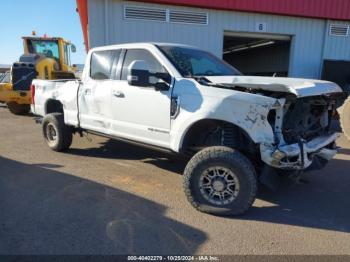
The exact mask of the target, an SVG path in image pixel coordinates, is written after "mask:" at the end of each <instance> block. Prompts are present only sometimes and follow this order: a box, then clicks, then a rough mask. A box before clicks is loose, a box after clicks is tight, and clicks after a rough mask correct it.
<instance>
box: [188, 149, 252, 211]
mask: <svg viewBox="0 0 350 262" xmlns="http://www.w3.org/2000/svg"><path fill="white" fill-rule="evenodd" d="M184 190H185V194H186V196H187V199H188V201H189V202H190V203H191V205H192V206H193V207H195V208H196V209H197V210H199V211H201V212H205V213H210V214H216V215H241V214H243V213H245V212H246V211H247V210H248V209H249V208H250V207H251V205H252V204H253V202H254V200H255V196H256V192H257V177H256V173H255V169H254V167H253V165H252V164H251V162H250V161H249V160H248V159H247V158H246V157H245V156H244V155H242V154H241V153H240V152H238V151H236V150H234V149H232V148H228V147H222V146H215V147H209V148H206V149H204V150H202V151H200V152H198V153H197V154H196V155H195V156H194V157H193V158H192V159H191V160H190V161H189V163H188V164H187V166H186V168H185V171H184Z"/></svg>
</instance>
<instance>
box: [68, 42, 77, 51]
mask: <svg viewBox="0 0 350 262" xmlns="http://www.w3.org/2000/svg"><path fill="white" fill-rule="evenodd" d="M70 50H72V53H75V52H76V51H77V48H76V46H75V45H73V44H71V46H70Z"/></svg>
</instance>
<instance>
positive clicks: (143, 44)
mask: <svg viewBox="0 0 350 262" xmlns="http://www.w3.org/2000/svg"><path fill="white" fill-rule="evenodd" d="M150 46H152V47H154V46H178V47H187V48H195V49H198V48H197V47H195V46H191V45H185V44H179V43H162V42H138V43H127V44H118V45H107V46H100V47H94V48H92V49H91V50H90V51H92V52H93V51H99V50H109V49H118V48H137V47H150Z"/></svg>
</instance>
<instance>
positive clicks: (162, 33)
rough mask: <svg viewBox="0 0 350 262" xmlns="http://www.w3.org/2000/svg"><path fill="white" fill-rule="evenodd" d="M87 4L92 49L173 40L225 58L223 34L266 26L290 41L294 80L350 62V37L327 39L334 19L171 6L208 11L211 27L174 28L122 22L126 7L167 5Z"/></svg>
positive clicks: (105, 0)
mask: <svg viewBox="0 0 350 262" xmlns="http://www.w3.org/2000/svg"><path fill="white" fill-rule="evenodd" d="M88 4H89V6H88V7H89V8H88V10H89V38H90V39H89V41H90V45H91V47H95V46H101V45H106V44H117V43H127V42H146V41H157V42H158V41H160V42H174V43H184V44H190V45H195V46H198V47H200V48H203V49H206V50H208V51H211V52H213V53H214V54H216V55H217V56H219V57H222V50H223V35H224V31H234V32H255V30H256V24H257V23H260V22H264V23H266V24H267V33H269V34H282V35H290V36H291V37H292V46H291V57H290V68H289V75H290V76H292V77H307V78H319V77H320V75H321V70H322V62H323V57H325V58H328V59H343V60H350V37H331V36H329V35H328V26H329V23H330V21H327V20H321V19H311V18H300V17H286V16H277V15H268V14H257V13H244V12H235V11H221V10H206V9H196V8H189V7H180V6H172V7H171V8H172V9H180V10H191V9H193V10H201V11H207V12H208V13H209V25H189V24H173V23H164V22H150V21H137V20H132V21H130V20H124V19H123V7H124V5H141V6H146V5H147V6H155V7H162V8H164V7H169V6H164V5H156V4H145V3H135V2H128V1H119V0H89V2H88ZM333 22H334V21H333ZM337 23H338V22H337ZM339 23H346V22H339Z"/></svg>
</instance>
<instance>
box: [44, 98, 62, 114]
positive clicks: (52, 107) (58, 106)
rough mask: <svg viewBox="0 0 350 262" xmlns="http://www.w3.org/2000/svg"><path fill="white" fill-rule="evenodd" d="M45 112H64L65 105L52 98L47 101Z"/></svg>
mask: <svg viewBox="0 0 350 262" xmlns="http://www.w3.org/2000/svg"><path fill="white" fill-rule="evenodd" d="M45 112H46V114H51V113H62V114H63V105H62V103H61V102H60V101H57V100H53V99H50V100H48V101H47V102H46V106H45Z"/></svg>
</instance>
